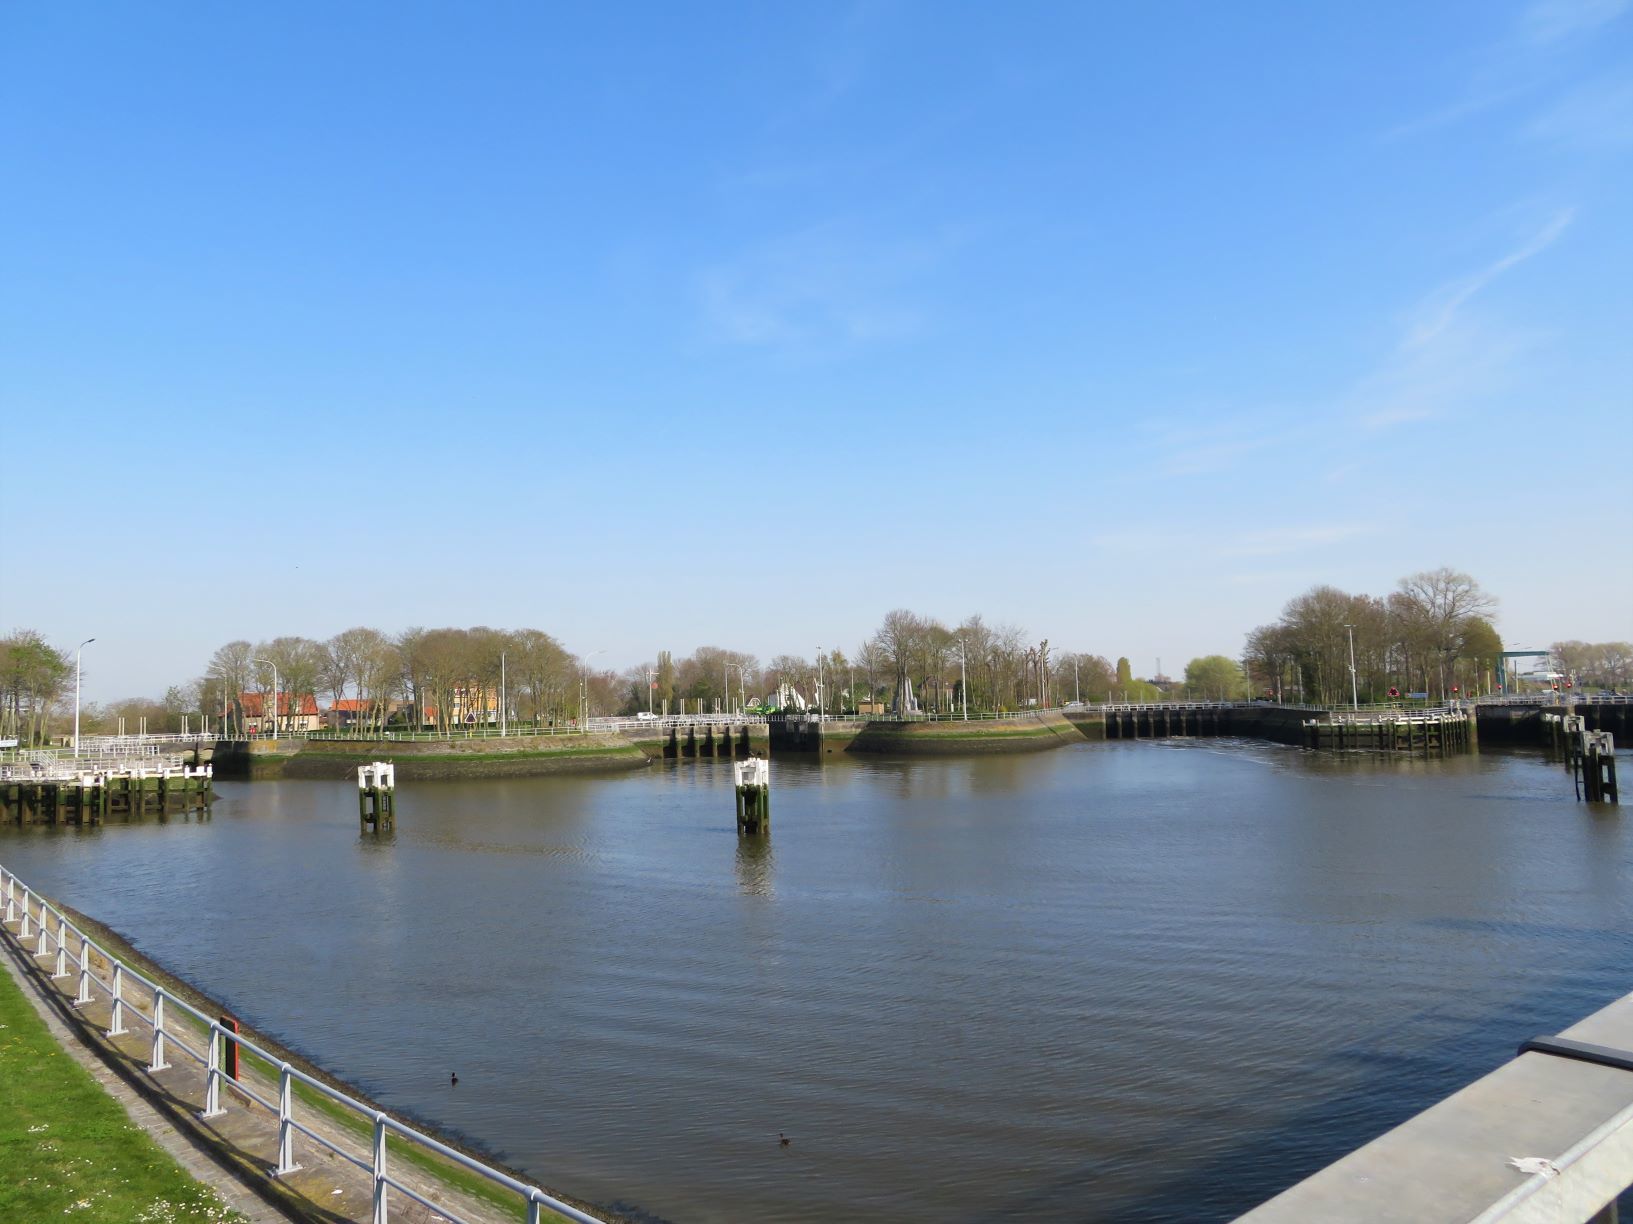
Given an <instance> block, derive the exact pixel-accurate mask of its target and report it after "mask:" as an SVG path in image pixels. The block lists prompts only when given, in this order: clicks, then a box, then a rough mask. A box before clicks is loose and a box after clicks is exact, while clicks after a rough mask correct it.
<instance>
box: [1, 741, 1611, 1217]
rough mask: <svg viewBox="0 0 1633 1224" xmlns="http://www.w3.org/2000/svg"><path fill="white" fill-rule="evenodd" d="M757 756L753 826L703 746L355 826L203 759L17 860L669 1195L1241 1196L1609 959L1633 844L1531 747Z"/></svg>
mask: <svg viewBox="0 0 1633 1224" xmlns="http://www.w3.org/2000/svg"><path fill="white" fill-rule="evenodd" d="M772 785H773V789H774V791H775V792H776V796H775V803H774V808H773V811H774V816H773V823H772V827H773V829H774V830H775V832H774V833H773V834H770V835H764V836H757V837H756V836H748V837H740V836H738V835H737V833H736V831H735V822H734V806H733V794H732V789H731V776H730V770H729V769H728V768H727V767H726V765H725V764H724V763H719V764H716V763H714V762H711V761H708V760H699V761H689V760H683V761H679V762H671V763H667V764H665V765H663V766H655V767H653V768H652V769H650V770H647V771H645V772H642V773H640V774H636V775H629V776H619V777H611V778H601V779H593V778H561V779H548V780H507V781H495V782H485V783H471V782H447V783H422V784H409V783H405V784H404V785H403V786H402V787H401V789H400V792H399V814H398V824H397V832H396V835H395V836H394V837H390V836H387V837H377V836H375V835H373V834H368V835H365V836H362V837H359V836H358V833H357V823H356V799H355V788H354V787H350V786H348V785H347V784H343V783H322V782H288V783H259V784H255V785H236V786H235V785H232V784H224V785H223V786H222V788H221V790H222V800H221V801H220V802H218V804H217V805H216V809H215V818H214V820H212V821H205V822H191V821H186V820H174V819H173V820H172V821H171V822H169V823H168V824H158V823H149V824H144V825H132V826H118V825H113V826H109V827H107V828H105V829H100V830H84V831H78V830H45V829H26V830H3V831H0V859H3V860H4V861H5V862H6V863H7V865H8V866H10V867H12V868H13V869H15V870H17V871H18V872H19V874H21V875H22V876H23V877H24V878H25V879H27V880H29V881H30V882H33V883H36V884H38V885H39V886H41V887H43V888H45V889H47V890H48V891H51V892H53V893H56V894H58V895H60V896H61V897H62V898H63V899H64V900H66V901H68V902H69V903H71V904H74V905H77V906H79V907H81V908H83V909H85V910H86V911H87V912H89V913H91V914H94V915H96V916H97V917H99V918H102V919H104V920H106V921H108V922H109V923H110V924H111V925H113V926H115V927H118V928H120V929H121V930H123V931H125V932H126V933H128V934H130V935H132V936H133V937H134V938H135V940H136V942H137V943H138V944H139V945H140V946H141V947H142V948H143V949H144V950H146V951H148V952H150V953H151V954H153V955H155V956H157V957H158V958H160V959H161V960H163V961H165V962H166V963H167V964H169V965H170V966H171V967H172V968H174V969H175V970H177V971H178V972H180V973H182V974H184V975H185V976H187V977H190V978H193V979H194V980H196V981H198V982H199V983H200V984H201V985H203V986H206V987H207V988H209V989H210V990H211V991H213V992H214V993H217V994H220V995H221V996H223V997H224V999H225V1000H226V1001H227V1002H228V1003H230V1004H231V1005H232V1006H233V1007H234V1008H235V1010H237V1011H239V1012H240V1013H242V1014H243V1015H245V1016H246V1018H248V1019H250V1020H251V1021H252V1022H253V1023H255V1024H257V1025H261V1026H263V1027H265V1028H267V1029H268V1030H270V1031H272V1032H275V1033H277V1034H279V1035H280V1036H282V1037H283V1038H285V1039H286V1040H287V1041H288V1042H289V1043H290V1044H292V1045H294V1046H296V1047H298V1048H300V1049H302V1050H303V1051H305V1052H306V1053H308V1054H310V1055H311V1056H313V1057H315V1058H317V1059H319V1060H320V1061H322V1062H324V1063H325V1064H327V1065H329V1066H330V1067H332V1068H333V1069H335V1070H336V1071H337V1072H339V1073H341V1074H343V1075H346V1076H348V1077H350V1078H353V1079H356V1080H357V1081H358V1082H360V1083H361V1084H363V1086H364V1087H365V1088H366V1089H368V1090H369V1091H370V1092H372V1093H373V1094H375V1095H376V1096H378V1097H380V1098H381V1099H382V1100H383V1101H385V1102H386V1103H387V1104H388V1105H390V1106H392V1107H395V1108H397V1109H401V1110H404V1111H407V1112H410V1113H414V1114H418V1115H421V1116H424V1117H428V1118H432V1119H435V1120H436V1121H438V1122H439V1123H441V1124H443V1125H445V1126H448V1127H450V1128H452V1129H456V1130H459V1131H461V1132H463V1133H465V1134H466V1135H468V1136H470V1137H471V1138H473V1139H475V1140H476V1141H478V1142H481V1143H483V1144H485V1145H486V1146H487V1147H489V1148H490V1149H492V1150H494V1151H496V1152H498V1153H500V1154H501V1155H503V1156H505V1157H506V1158H507V1159H509V1160H511V1161H513V1162H515V1163H518V1164H520V1165H522V1166H523V1167H524V1168H526V1169H528V1170H529V1171H530V1172H532V1173H533V1174H534V1175H536V1176H538V1177H539V1178H541V1179H542V1180H544V1181H546V1182H547V1183H550V1184H554V1185H558V1186H560V1187H562V1188H564V1189H567V1190H569V1191H572V1192H574V1193H578V1194H581V1195H584V1196H585V1197H588V1198H591V1199H595V1200H598V1201H601V1202H604V1203H622V1204H625V1205H631V1206H634V1207H638V1208H639V1209H641V1210H643V1211H645V1212H648V1213H650V1214H651V1215H653V1216H655V1217H663V1218H670V1219H676V1220H701V1221H710V1220H743V1219H753V1218H761V1219H766V1218H776V1219H783V1220H796V1221H797V1220H818V1219H824V1220H825V1219H832V1218H845V1219H855V1220H898V1219H903V1218H917V1217H928V1216H951V1217H954V1218H964V1217H973V1216H977V1215H983V1216H997V1217H1001V1218H1004V1217H1007V1218H1014V1219H1022V1218H1025V1219H1028V1220H1032V1219H1043V1220H1085V1219H1090V1220H1094V1219H1106V1220H1169V1219H1174V1218H1187V1219H1221V1218H1228V1217H1229V1216H1231V1215H1233V1214H1235V1213H1237V1212H1239V1211H1241V1210H1243V1209H1245V1208H1246V1207H1248V1206H1251V1205H1252V1204H1253V1203H1255V1202H1257V1201H1259V1200H1261V1199H1262V1198H1264V1197H1266V1196H1268V1195H1269V1194H1271V1193H1273V1192H1275V1191H1276V1190H1278V1189H1281V1188H1282V1187H1284V1186H1285V1185H1287V1184H1289V1183H1290V1182H1292V1181H1294V1180H1296V1179H1297V1178H1298V1177H1300V1176H1302V1175H1303V1174H1305V1173H1307V1172H1309V1171H1311V1170H1313V1169H1315V1168H1317V1167H1319V1166H1320V1165H1321V1164H1323V1163H1326V1162H1327V1161H1329V1160H1331V1159H1333V1158H1335V1157H1336V1156H1338V1155H1340V1154H1342V1153H1343V1152H1344V1151H1346V1150H1348V1149H1349V1148H1350V1147H1353V1146H1354V1145H1355V1144H1357V1143H1359V1142H1361V1141H1364V1140H1365V1139H1367V1138H1369V1137H1371V1136H1372V1135H1375V1134H1377V1133H1379V1132H1381V1131H1382V1130H1384V1129H1386V1128H1387V1127H1389V1126H1390V1125H1392V1124H1394V1123H1395V1122H1397V1121H1399V1120H1401V1119H1402V1118H1404V1117H1406V1116H1408V1115H1409V1114H1411V1113H1413V1112H1415V1111H1416V1110H1417V1109H1419V1108H1422V1107H1423V1106H1424V1105H1426V1104H1428V1103H1429V1102H1431V1101H1433V1100H1435V1099H1438V1098H1439V1097H1440V1096H1442V1095H1445V1094H1446V1093H1447V1092H1449V1091H1451V1090H1453V1089H1455V1088H1457V1087H1458V1086H1460V1085H1462V1084H1463V1083H1466V1082H1467V1081H1468V1080H1470V1079H1472V1078H1474V1077H1475V1076H1477V1075H1479V1074H1481V1073H1483V1072H1484V1071H1486V1070H1488V1069H1490V1068H1491V1067H1492V1066H1494V1065H1495V1064H1496V1063H1498V1062H1500V1061H1502V1060H1503V1059H1504V1058H1506V1057H1507V1056H1508V1055H1509V1054H1510V1053H1511V1052H1512V1050H1513V1048H1514V1047H1515V1045H1516V1044H1517V1043H1518V1042H1519V1041H1520V1040H1521V1039H1523V1038H1525V1037H1529V1036H1531V1035H1533V1034H1534V1033H1537V1032H1548V1031H1557V1030H1558V1029H1559V1028H1561V1027H1563V1026H1565V1025H1567V1024H1569V1023H1571V1022H1572V1021H1574V1020H1576V1019H1578V1018H1579V1017H1580V1016H1582V1015H1584V1014H1586V1013H1587V1012H1589V1011H1591V1010H1594V1009H1595V1008H1597V1007H1599V1006H1602V1005H1603V1004H1604V1003H1605V1002H1608V1001H1609V1000H1610V999H1611V998H1613V997H1616V996H1617V995H1619V994H1621V993H1624V992H1625V991H1626V990H1627V989H1628V988H1629V986H1630V985H1633V983H1630V982H1629V981H1628V980H1627V974H1628V966H1629V964H1633V936H1630V934H1629V932H1630V931H1633V922H1630V921H1629V920H1630V918H1633V900H1630V896H1633V890H1630V889H1628V888H1627V887H1626V881H1627V879H1628V867H1629V862H1630V858H1633V834H1630V832H1629V828H1628V824H1627V822H1626V820H1625V819H1624V818H1623V817H1622V816H1621V814H1620V813H1619V811H1617V810H1616V809H1598V810H1589V809H1587V808H1586V807H1585V805H1579V804H1576V803H1575V802H1574V801H1573V800H1572V797H1571V791H1570V787H1569V784H1568V782H1567V781H1565V780H1563V779H1562V776H1561V771H1560V770H1558V769H1557V768H1556V767H1552V766H1549V765H1547V764H1546V763H1544V762H1543V761H1542V760H1541V759H1540V758H1539V757H1534V756H1527V755H1503V756H1494V755H1483V756H1473V755H1470V756H1461V757H1452V758H1448V759H1446V760H1428V761H1425V760H1422V759H1411V758H1407V759H1400V758H1381V759H1380V758H1374V757H1368V756H1363V755H1359V754H1344V755H1334V754H1328V755H1316V754H1311V753H1307V752H1303V751H1300V750H1296V749H1288V748H1280V747H1276V746H1271V745H1264V744H1257V743H1252V742H1243V743H1223V742H1220V741H1205V740H1204V741H1173V742H1166V743H1165V742H1156V743H1151V742H1129V743H1118V744H1107V745H1104V746H1101V745H1082V746H1079V747H1072V748H1066V749H1062V750H1060V751H1057V752H1052V753H1047V754H1040V755H1035V756H1025V757H1002V758H991V759H965V760H934V761H889V760H859V761H852V760H829V761H827V762H825V763H823V764H821V765H818V764H816V763H815V762H798V761H778V762H775V763H774V764H773V784H772ZM454 1065H457V1066H458V1067H459V1073H460V1085H459V1089H458V1091H457V1092H453V1091H450V1089H449V1087H448V1084H447V1070H448V1068H449V1067H450V1066H454ZM779 1131H784V1132H787V1133H788V1134H789V1135H790V1136H792V1137H793V1139H794V1143H793V1145H792V1146H790V1147H788V1148H786V1149H785V1148H781V1147H780V1146H779V1145H778V1144H777V1142H776V1136H777V1133H778V1132H779Z"/></svg>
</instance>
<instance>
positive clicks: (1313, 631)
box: [1243, 567, 1503, 705]
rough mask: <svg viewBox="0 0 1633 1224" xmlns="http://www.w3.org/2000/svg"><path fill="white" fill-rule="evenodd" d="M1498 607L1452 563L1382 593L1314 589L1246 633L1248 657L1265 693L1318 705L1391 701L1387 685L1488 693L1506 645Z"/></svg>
mask: <svg viewBox="0 0 1633 1224" xmlns="http://www.w3.org/2000/svg"><path fill="white" fill-rule="evenodd" d="M1496 606H1497V600H1496V598H1495V597H1493V596H1492V595H1490V594H1488V593H1487V592H1486V591H1485V590H1484V589H1483V588H1482V587H1481V586H1480V584H1479V583H1478V582H1476V581H1475V580H1474V579H1473V578H1471V577H1470V576H1469V575H1468V574H1464V573H1460V572H1458V571H1457V570H1453V569H1449V568H1446V567H1442V568H1440V569H1436V570H1427V571H1424V572H1422V573H1417V574H1411V575H1408V576H1407V577H1405V578H1402V579H1401V580H1400V583H1399V584H1398V585H1397V587H1396V589H1395V590H1394V591H1391V592H1390V593H1389V594H1388V595H1385V596H1374V595H1352V594H1349V593H1348V592H1345V591H1341V590H1339V589H1338V588H1337V587H1333V586H1317V587H1312V588H1311V589H1310V590H1308V591H1306V592H1305V593H1304V594H1302V595H1299V596H1296V597H1295V598H1293V599H1292V600H1290V601H1288V603H1287V606H1286V607H1285V608H1283V609H1282V614H1281V619H1280V620H1277V621H1276V622H1274V623H1273V624H1269V625H1261V626H1259V627H1258V628H1257V629H1255V630H1253V632H1251V633H1250V634H1248V637H1247V649H1246V652H1245V656H1244V659H1243V663H1244V665H1245V667H1246V670H1247V674H1248V676H1249V678H1250V680H1251V682H1252V683H1253V685H1254V686H1255V687H1256V688H1257V689H1259V690H1262V691H1263V692H1264V693H1265V694H1267V695H1269V696H1272V697H1274V698H1276V699H1278V700H1289V701H1291V700H1297V701H1301V702H1310V703H1313V704H1317V705H1343V704H1348V703H1349V702H1350V701H1351V700H1352V699H1354V698H1358V699H1359V700H1361V701H1364V702H1379V701H1385V700H1388V699H1389V696H1390V690H1391V689H1394V690H1395V691H1396V692H1397V693H1409V692H1422V693H1428V694H1429V695H1430V696H1431V697H1433V698H1438V699H1442V700H1444V699H1446V698H1448V697H1451V696H1453V695H1466V694H1469V693H1473V692H1477V691H1481V692H1483V691H1486V690H1488V689H1489V688H1491V687H1492V686H1493V684H1494V681H1493V679H1492V677H1493V675H1494V671H1495V669H1496V668H1497V666H1498V663H1499V659H1500V656H1501V653H1502V649H1503V644H1502V639H1501V638H1500V637H1498V635H1497V630H1496V629H1495V628H1494V627H1493V625H1492V623H1491V615H1492V613H1493V612H1494V611H1495V610H1496ZM1352 643H1353V658H1354V669H1355V670H1354V673H1353V676H1352V674H1351V670H1350V667H1351V664H1350V660H1351V650H1352Z"/></svg>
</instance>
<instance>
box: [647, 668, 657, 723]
mask: <svg viewBox="0 0 1633 1224" xmlns="http://www.w3.org/2000/svg"><path fill="white" fill-rule="evenodd" d="M657 679H658V673H657V672H655V671H653V670H652V669H651V668H650V667H649V668H647V669H646V712H647V713H648V714H653V713H656V711H655V710H653V708H652V690H653V689H655V688H657V687H658V685H657Z"/></svg>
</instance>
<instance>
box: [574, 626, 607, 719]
mask: <svg viewBox="0 0 1633 1224" xmlns="http://www.w3.org/2000/svg"><path fill="white" fill-rule="evenodd" d="M606 653H607V650H606V647H604V646H603V647H602V648H601V649H600V650H592V651H590V653H589V654H587V655H585V656H584V657H583V658H582V659H580V660H579V662H578V729H579V730H580V731H583V730H584V729H585V725H586V724H587V723H588V722H589V721H590V660H591V659H593V658H595V656H596V655H598V654H606Z"/></svg>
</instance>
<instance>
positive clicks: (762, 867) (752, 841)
mask: <svg viewBox="0 0 1633 1224" xmlns="http://www.w3.org/2000/svg"><path fill="white" fill-rule="evenodd" d="M775 865H776V862H775V860H774V859H773V858H772V854H771V834H769V833H760V834H752V833H751V834H746V835H740V836H739V837H738V838H737V886H738V887H739V888H741V889H742V890H743V892H744V893H745V894H746V895H748V896H751V897H770V896H773V895H774V892H773V889H772V878H771V877H772V869H773V867H775Z"/></svg>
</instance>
